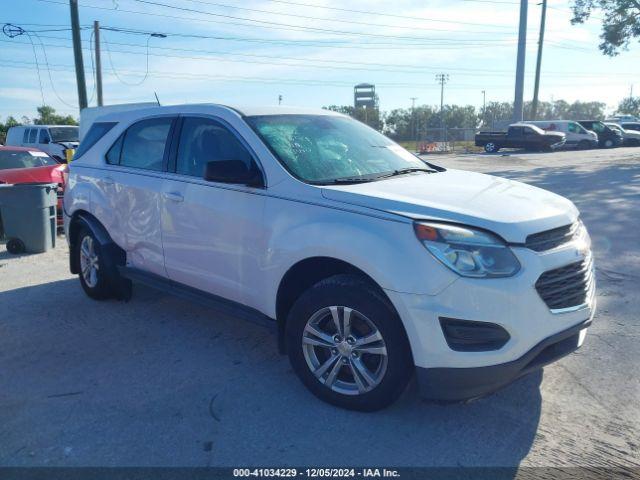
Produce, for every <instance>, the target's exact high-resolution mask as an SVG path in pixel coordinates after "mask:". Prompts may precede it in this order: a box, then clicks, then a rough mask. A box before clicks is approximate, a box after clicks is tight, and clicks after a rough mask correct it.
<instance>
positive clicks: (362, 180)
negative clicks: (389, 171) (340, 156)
mask: <svg viewBox="0 0 640 480" xmlns="http://www.w3.org/2000/svg"><path fill="white" fill-rule="evenodd" d="M374 180H375V178H371V177H369V178H367V177H342V178H334V179H333V180H331V182H328V183H367V182H372V181H374Z"/></svg>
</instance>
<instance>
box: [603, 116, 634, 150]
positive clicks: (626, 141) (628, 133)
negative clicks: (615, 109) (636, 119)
mask: <svg viewBox="0 0 640 480" xmlns="http://www.w3.org/2000/svg"><path fill="white" fill-rule="evenodd" d="M605 125H606V126H607V127H609V128H611V129H612V130H616V131H617V132H618V133H620V135H622V144H623V145H625V146H629V147H637V146H640V132H636V131H634V130H625V129H624V128H622V127H621V126H620V125H618V124H617V123H609V122H607V123H605Z"/></svg>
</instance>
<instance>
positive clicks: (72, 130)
mask: <svg viewBox="0 0 640 480" xmlns="http://www.w3.org/2000/svg"><path fill="white" fill-rule="evenodd" d="M49 133H51V141H52V142H77V141H78V138H79V133H78V127H50V128H49Z"/></svg>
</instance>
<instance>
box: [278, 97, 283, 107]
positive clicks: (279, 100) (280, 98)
mask: <svg viewBox="0 0 640 480" xmlns="http://www.w3.org/2000/svg"><path fill="white" fill-rule="evenodd" d="M278 105H282V95H278Z"/></svg>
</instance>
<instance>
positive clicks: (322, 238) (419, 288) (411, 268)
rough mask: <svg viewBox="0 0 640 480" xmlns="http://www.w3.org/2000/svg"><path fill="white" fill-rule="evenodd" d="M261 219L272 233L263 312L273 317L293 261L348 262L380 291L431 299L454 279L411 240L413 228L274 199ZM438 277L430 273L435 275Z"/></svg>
mask: <svg viewBox="0 0 640 480" xmlns="http://www.w3.org/2000/svg"><path fill="white" fill-rule="evenodd" d="M266 218H268V219H270V222H272V223H271V225H272V229H271V235H270V238H269V241H268V245H267V246H266V249H265V252H266V256H265V258H264V259H263V260H264V265H263V266H264V269H263V271H264V272H265V281H266V283H265V289H264V291H265V292H266V297H265V299H264V302H265V304H266V313H267V314H268V315H271V316H275V299H276V297H277V291H278V287H279V285H280V281H281V280H282V278H283V277H284V275H285V274H286V272H287V271H288V270H289V269H290V268H291V267H293V266H294V265H295V264H296V263H298V262H300V261H302V260H305V259H307V258H312V257H330V258H334V259H337V260H341V261H343V262H347V263H349V264H351V265H353V266H354V267H356V268H358V269H360V270H362V271H363V272H365V273H366V274H367V275H369V276H370V277H371V278H372V279H373V280H374V281H375V282H376V283H377V284H378V285H379V286H380V287H382V288H383V289H386V290H393V291H397V292H403V293H415V294H426V295H435V294H437V293H438V292H440V291H442V290H443V289H444V288H446V287H447V286H448V285H449V284H451V283H452V282H453V281H455V280H456V278H457V277H456V275H455V274H454V273H453V272H450V271H449V270H447V269H446V268H445V267H443V266H442V265H441V264H440V263H439V262H437V260H435V259H434V258H433V257H432V256H431V255H430V254H429V253H428V252H427V250H426V249H425V248H424V247H423V246H422V245H421V244H420V242H419V241H418V240H417V239H416V237H415V234H414V232H413V225H412V223H411V222H410V221H408V220H405V219H397V220H391V219H388V218H380V217H377V216H371V215H367V214H363V213H359V212H354V211H348V210H343V209H338V208H332V207H329V206H321V205H310V204H306V205H305V204H298V205H296V206H294V207H293V208H292V207H291V206H290V205H285V204H281V202H280V201H278V200H274V201H273V202H269V205H268V206H267V213H266ZM436 272H437V274H434V273H436Z"/></svg>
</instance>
